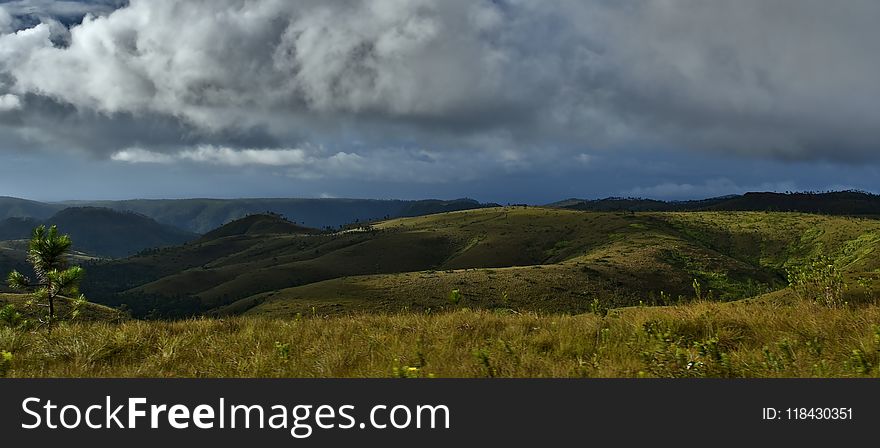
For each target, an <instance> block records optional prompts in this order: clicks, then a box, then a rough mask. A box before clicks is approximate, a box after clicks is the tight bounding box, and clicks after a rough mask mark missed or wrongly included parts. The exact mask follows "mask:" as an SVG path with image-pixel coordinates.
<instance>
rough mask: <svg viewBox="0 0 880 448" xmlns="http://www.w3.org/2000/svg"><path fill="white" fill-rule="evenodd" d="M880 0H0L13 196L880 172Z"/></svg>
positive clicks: (586, 185) (2, 162) (501, 196)
mask: <svg viewBox="0 0 880 448" xmlns="http://www.w3.org/2000/svg"><path fill="white" fill-rule="evenodd" d="M878 20H880V2H877V1H875V0H841V1H839V2H829V1H826V0H738V1H735V2H732V1H727V0H444V1H442V2H440V1H434V0H374V1H356V0H131V1H124V0H103V1H51V0H16V1H0V196H3V195H5V196H16V197H24V198H29V199H36V200H67V199H127V198H184V197H357V198H399V199H420V198H445V199H451V198H458V197H471V198H475V199H478V200H481V201H486V202H489V201H491V202H499V203H505V202H513V203H523V202H526V203H547V202H552V201H556V200H561V199H565V198H570V197H579V198H601V197H608V196H638V197H651V198H658V199H693V198H704V197H712V196H720V195H726V194H737V193H743V192H746V191H804V190H810V191H816V190H839V189H859V190H866V191H872V192H880V150H878V142H880V101H878V99H880V58H878V57H877V54H876V53H877V42H880V27H877V26H876V23H877V22H878Z"/></svg>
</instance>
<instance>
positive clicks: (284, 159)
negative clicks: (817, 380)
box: [111, 145, 309, 167]
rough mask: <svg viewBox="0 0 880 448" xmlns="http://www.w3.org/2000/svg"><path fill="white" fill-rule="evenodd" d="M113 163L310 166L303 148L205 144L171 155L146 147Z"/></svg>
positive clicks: (118, 156)
mask: <svg viewBox="0 0 880 448" xmlns="http://www.w3.org/2000/svg"><path fill="white" fill-rule="evenodd" d="M111 159H112V160H115V161H117V162H127V163H165V164H168V163H174V162H178V161H190V162H200V163H210V164H214V165H224V166H233V167H239V166H247V165H263V166H291V165H302V164H304V163H307V162H308V161H309V160H308V157H307V156H306V152H305V151H303V150H301V149H241V150H237V149H232V148H225V147H216V146H208V145H202V146H198V147H195V148H189V149H184V150H181V151H178V152H176V153H172V154H167V153H161V152H156V151H149V150H146V149H143V148H128V149H123V150H121V151H117V152H115V153H114V154H113V155H112V156H111Z"/></svg>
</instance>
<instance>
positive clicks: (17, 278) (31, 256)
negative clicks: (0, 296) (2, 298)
mask: <svg viewBox="0 0 880 448" xmlns="http://www.w3.org/2000/svg"><path fill="white" fill-rule="evenodd" d="M71 244H72V241H71V240H70V236H68V235H60V234H58V228H57V227H55V226H52V227H50V228H48V229H46V226H39V227H37V228H35V229H34V231H33V235H32V236H31V240H30V243H29V245H28V261H29V262H30V263H31V265H32V266H33V271H34V274H35V276H36V278H35V279H34V280H31V279H30V278H29V277H27V276H26V275H24V274H22V273H21V272H18V271H12V272H11V273H9V277H8V280H7V282H8V284H9V287H11V288H12V289H17V290H27V291H30V292H31V294H33V297H34V299H36V300H37V301H45V302H46V304H45V306H46V307H48V314H47V315H46V317H45V319H43V318H42V317H40V318H39V320H40V322H41V323H42V324H45V325H46V327H47V328H48V330H49V331H50V332H51V331H52V323H53V322H54V321H55V318H56V314H55V300H56V298H58V297H60V296H70V297H77V299H76V301H75V302H74V305H75V306H73V307H72V310H71V313H70V316H69V317H76V315H77V314H78V313H79V310H78V308H79V305H80V304H81V303H82V302H85V296H83V295H81V294H79V283H80V281H81V280H82V277H83V272H84V271H83V269H82V268H81V267H79V266H73V267H68V262H67V252H68V251H69V250H70V246H71ZM41 305H42V304H41Z"/></svg>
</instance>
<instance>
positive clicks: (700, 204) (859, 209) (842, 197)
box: [548, 191, 880, 216]
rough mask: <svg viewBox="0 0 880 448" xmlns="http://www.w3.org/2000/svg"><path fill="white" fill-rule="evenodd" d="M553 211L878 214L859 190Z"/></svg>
mask: <svg viewBox="0 0 880 448" xmlns="http://www.w3.org/2000/svg"><path fill="white" fill-rule="evenodd" d="M548 206H549V207H553V208H564V209H569V210H584V211H603V212H610V211H632V212H666V211H669V212H671V211H775V212H801V213H818V214H827V215H878V216H880V195H875V194H871V193H867V192H862V191H837V192H827V193H771V192H754V193H745V194H742V195H729V196H721V197H716V198H710V199H701V200H691V201H659V200H655V199H644V198H616V197H612V198H605V199H567V200H564V201H560V202H555V203H553V204H548Z"/></svg>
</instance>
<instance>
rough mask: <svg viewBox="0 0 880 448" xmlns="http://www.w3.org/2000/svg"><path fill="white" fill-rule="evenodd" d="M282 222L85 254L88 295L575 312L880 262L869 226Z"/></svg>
mask: <svg viewBox="0 0 880 448" xmlns="http://www.w3.org/2000/svg"><path fill="white" fill-rule="evenodd" d="M281 219H282V218H281V217H278V216H274V215H262V216H259V217H250V218H248V219H247V220H246V221H241V222H233V223H230V224H229V225H227V226H225V227H221V228H220V229H218V230H217V231H216V232H212V234H209V235H206V236H205V237H203V238H202V239H200V240H198V241H195V242H193V243H190V244H187V245H185V246H178V247H173V248H166V249H161V250H156V251H150V252H149V253H145V254H141V255H139V256H135V257H131V258H128V259H125V260H118V261H113V262H96V263H91V264H90V265H89V266H87V271H88V273H89V275H88V278H87V282H86V284H84V285H83V289H84V290H85V291H86V293H87V294H88V295H89V297H90V298H91V299H92V300H96V301H101V302H102V303H105V304H109V305H114V306H116V305H121V304H125V305H126V306H127V307H129V308H130V309H132V311H133V312H134V313H135V315H140V316H144V315H153V316H177V315H191V314H199V313H206V312H208V313H219V314H242V313H247V314H270V315H274V316H291V315H296V314H306V313H322V314H338V313H348V312H361V311H369V312H375V311H399V310H402V309H423V310H424V309H438V308H442V307H445V306H447V305H448V302H449V295H450V293H451V291H453V290H458V291H459V293H460V295H461V303H462V304H463V305H465V306H469V307H476V308H513V309H520V310H533V311H542V312H570V313H577V312H584V311H590V310H591V309H595V308H596V307H600V308H605V307H607V308H610V307H621V306H630V305H635V304H638V303H649V304H664V303H672V302H677V301H679V300H687V299H689V298H692V297H693V295H694V291H693V282H694V280H695V279H696V280H697V281H698V283H699V284H700V285H701V287H702V289H703V292H704V293H708V291H711V294H712V297H713V298H714V299H719V300H735V299H742V298H746V297H753V296H758V295H761V294H764V293H767V292H771V291H773V290H776V289H779V288H781V287H783V286H784V285H785V284H786V280H785V269H786V267H789V266H791V265H794V264H800V263H803V262H805V261H806V260H808V259H809V258H810V257H812V256H815V255H819V254H826V255H828V256H832V257H834V258H835V259H836V260H837V263H838V264H839V265H840V268H841V270H843V271H844V272H847V273H848V275H850V276H867V277H871V276H875V275H876V274H877V273H878V271H877V270H878V268H880V257H878V256H877V252H876V251H877V250H878V245H880V221H877V220H872V219H859V218H846V217H832V216H821V215H810V214H798V213H772V212H697V213H669V212H651V213H610V212H609V213H597V212H580V211H572V210H564V209H551V208H531V207H497V208H488V209H477V210H468V211H459V212H450V213H443V214H436V215H430V216H422V217H414V218H399V219H392V220H388V221H384V222H381V223H378V224H376V225H374V226H370V227H365V228H361V229H355V230H350V231H343V232H334V233H315V232H308V231H302V230H303V229H301V228H298V227H290V225H286V224H284V223H282V222H279V220H281ZM257 228H262V229H269V230H267V231H260V232H253V231H251V229H257Z"/></svg>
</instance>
